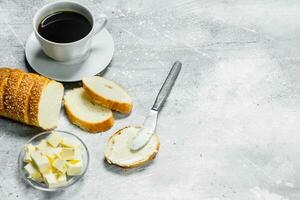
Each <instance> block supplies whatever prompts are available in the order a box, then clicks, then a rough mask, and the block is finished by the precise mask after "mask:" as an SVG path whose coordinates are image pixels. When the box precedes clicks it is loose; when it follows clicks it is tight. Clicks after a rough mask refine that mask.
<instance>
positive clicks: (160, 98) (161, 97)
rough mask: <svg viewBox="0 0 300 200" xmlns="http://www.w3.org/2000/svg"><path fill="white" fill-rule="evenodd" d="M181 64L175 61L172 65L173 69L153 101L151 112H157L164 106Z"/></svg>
mask: <svg viewBox="0 0 300 200" xmlns="http://www.w3.org/2000/svg"><path fill="white" fill-rule="evenodd" d="M181 66H182V64H181V62H179V61H176V62H175V63H174V64H173V67H172V68H171V70H170V72H169V74H168V76H167V78H166V80H165V82H164V84H163V85H162V87H161V88H160V90H159V93H158V95H157V97H156V99H155V102H154V105H153V106H152V110H156V111H159V110H160V109H161V108H162V106H163V105H164V103H165V101H166V99H167V97H168V96H169V94H170V92H171V89H172V87H173V85H174V83H175V81H176V78H177V76H178V74H179V72H180V70H181Z"/></svg>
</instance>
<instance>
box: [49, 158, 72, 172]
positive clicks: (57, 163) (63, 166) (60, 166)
mask: <svg viewBox="0 0 300 200" xmlns="http://www.w3.org/2000/svg"><path fill="white" fill-rule="evenodd" d="M52 165H53V167H55V168H56V169H57V170H59V171H60V172H61V173H66V171H67V169H68V165H67V162H66V161H65V160H62V159H56V160H54V161H53V164H52Z"/></svg>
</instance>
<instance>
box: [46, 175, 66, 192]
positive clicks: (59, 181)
mask: <svg viewBox="0 0 300 200" xmlns="http://www.w3.org/2000/svg"><path fill="white" fill-rule="evenodd" d="M44 181H45V183H46V184H47V186H48V187H49V188H57V187H61V186H64V185H66V183H67V177H66V175H65V174H59V175H58V176H57V177H56V176H55V174H54V173H52V172H49V173H47V174H44Z"/></svg>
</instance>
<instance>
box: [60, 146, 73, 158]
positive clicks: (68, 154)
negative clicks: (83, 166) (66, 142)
mask: <svg viewBox="0 0 300 200" xmlns="http://www.w3.org/2000/svg"><path fill="white" fill-rule="evenodd" d="M60 156H61V159H63V160H73V159H74V156H75V149H73V148H62V149H61V152H60Z"/></svg>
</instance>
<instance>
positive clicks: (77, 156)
mask: <svg viewBox="0 0 300 200" xmlns="http://www.w3.org/2000/svg"><path fill="white" fill-rule="evenodd" d="M81 154H82V152H81V149H80V148H77V149H75V152H74V158H73V159H72V160H77V161H80V160H81V159H82V157H81Z"/></svg>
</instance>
